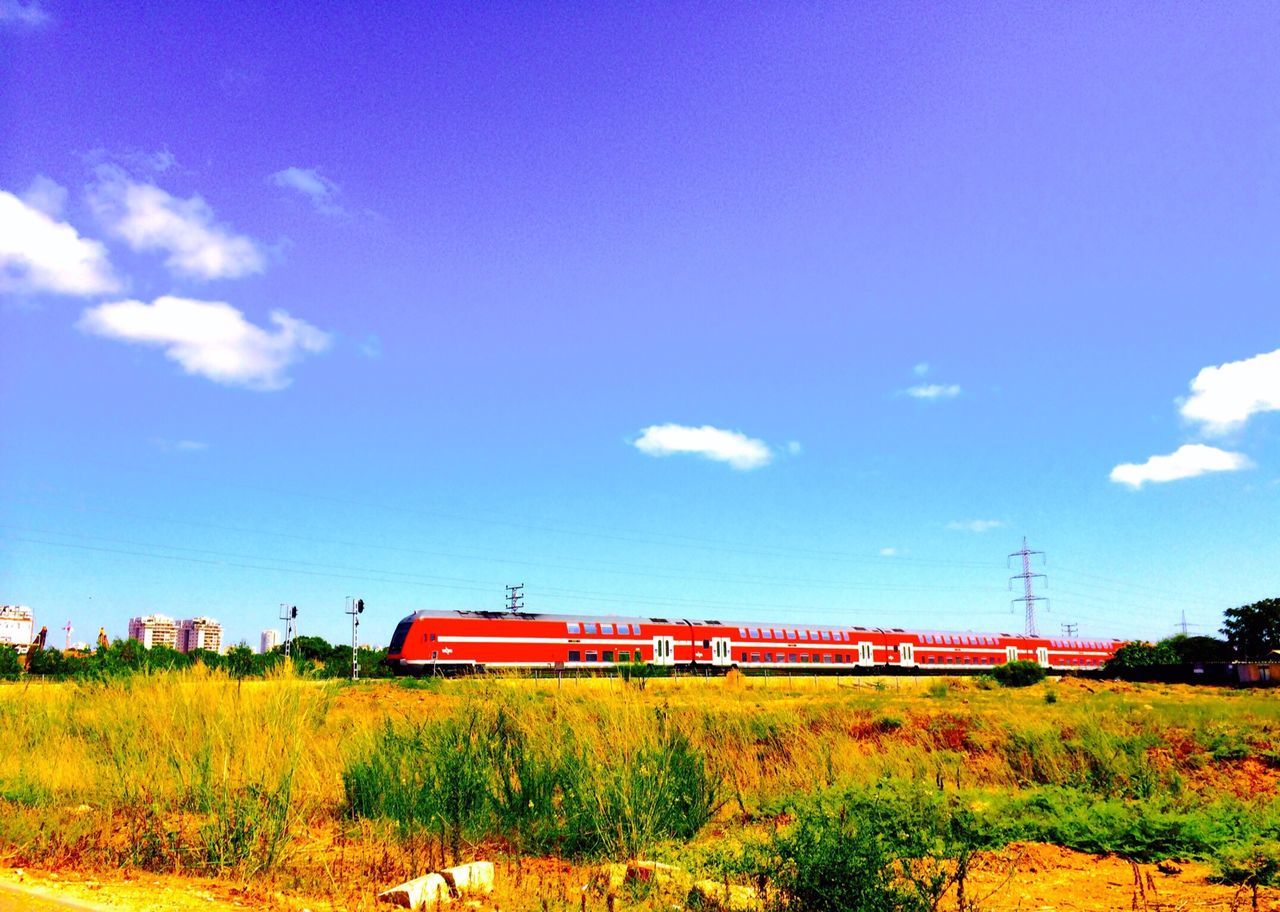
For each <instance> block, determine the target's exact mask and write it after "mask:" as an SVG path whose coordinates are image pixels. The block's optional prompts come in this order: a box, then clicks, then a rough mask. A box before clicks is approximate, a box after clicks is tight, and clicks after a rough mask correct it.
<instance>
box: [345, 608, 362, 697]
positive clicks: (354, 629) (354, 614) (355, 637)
mask: <svg viewBox="0 0 1280 912" xmlns="http://www.w3.org/2000/svg"><path fill="white" fill-rule="evenodd" d="M344 610H345V611H346V613H347V614H349V615H351V680H353V681H358V680H359V679H360V658H359V656H358V655H357V654H356V649H357V648H358V647H359V642H360V634H359V631H360V615H362V614H364V599H362V598H354V597H352V596H350V595H348V596H347V606H346V608H345V609H344Z"/></svg>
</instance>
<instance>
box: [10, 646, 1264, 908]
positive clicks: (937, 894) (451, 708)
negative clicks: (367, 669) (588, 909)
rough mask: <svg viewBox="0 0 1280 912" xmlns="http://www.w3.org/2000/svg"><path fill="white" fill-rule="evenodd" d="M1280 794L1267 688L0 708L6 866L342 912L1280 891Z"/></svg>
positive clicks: (322, 694)
mask: <svg viewBox="0 0 1280 912" xmlns="http://www.w3.org/2000/svg"><path fill="white" fill-rule="evenodd" d="M1278 771H1280V693H1277V692H1274V691H1271V692H1266V691H1235V690H1195V689H1192V688H1186V687H1163V686H1135V685H1125V684H1112V683H1098V682H1082V681H1063V682H1058V683H1053V682H1049V683H1046V684H1043V685H1037V686H1034V687H1028V688H1021V689H1001V688H989V687H983V686H980V685H979V683H978V682H975V681H973V680H963V681H944V680H939V679H927V680H926V679H883V680H876V679H870V678H844V679H836V678H816V679H804V678H797V679H762V678H754V679H742V678H738V677H730V678H728V679H719V680H716V679H713V680H709V681H703V680H697V679H681V680H670V679H656V680H648V681H646V682H644V686H643V687H639V686H636V684H630V685H628V684H623V683H622V682H619V681H615V680H603V679H595V680H582V681H566V682H564V683H562V684H557V682H555V681H537V682H535V681H529V680H518V679H512V680H503V679H486V680H462V681H446V682H439V681H429V682H403V683H401V682H379V683H374V684H361V685H357V686H345V685H340V684H335V683H332V682H320V681H314V680H310V679H303V678H298V677H293V676H291V675H289V674H288V673H282V674H280V675H278V676H276V677H274V678H270V679H268V680H265V681H244V682H238V681H236V680H233V679H229V678H227V677H225V676H222V675H220V674H213V673H208V672H203V671H201V670H199V669H196V670H194V671H190V672H184V673H179V674H167V675H160V676H145V675H136V676H132V677H122V678H119V679H115V680H109V681H103V682H94V683H74V684H73V683H65V684H39V683H30V684H22V683H20V684H15V685H9V686H4V687H2V688H0V854H2V856H3V858H4V859H5V863H6V864H8V865H10V866H15V865H27V866H40V867H44V868H51V869H64V870H79V871H103V870H117V869H121V868H124V869H127V870H134V871H148V872H160V873H166V874H179V875H200V876H215V877H218V878H221V879H224V880H227V881H231V882H234V883H236V884H237V885H239V886H241V887H244V888H247V889H248V890H250V891H251V893H252V894H253V895H259V896H271V895H275V894H276V893H278V892H279V893H284V894H291V893H296V894H298V895H300V896H308V897H312V899H313V900H316V899H319V900H323V901H325V902H327V903H329V904H331V905H332V906H333V907H335V908H353V909H355V908H371V907H372V894H373V891H374V890H375V888H377V887H380V886H387V885H389V884H392V883H395V882H397V881H398V880H401V879H405V878H407V877H409V876H413V875H417V874H420V873H423V872H424V871H426V870H429V869H430V868H431V867H432V866H436V865H441V864H443V863H449V862H453V861H455V860H468V859H471V858H473V857H477V856H486V857H492V858H499V859H501V860H502V864H503V865H504V867H503V868H502V870H503V872H504V874H503V877H504V880H505V881H506V884H505V885H504V892H503V894H502V908H506V909H519V908H531V909H533V908H536V909H558V908H573V909H578V908H580V907H581V906H582V905H583V904H584V903H586V902H588V900H590V901H591V902H595V901H596V899H595V898H594V897H595V894H592V893H590V892H588V893H583V892H582V890H581V889H580V888H581V885H582V881H583V880H584V878H585V877H586V874H585V873H584V872H586V871H587V870H588V868H589V866H590V865H592V864H595V863H597V862H600V861H608V860H614V861H618V860H625V859H628V858H636V857H644V858H649V859H656V860H659V861H665V862H669V863H671V864H674V865H677V866H678V867H679V868H680V869H681V870H684V871H688V872H690V876H691V877H707V878H711V879H713V880H716V881H719V882H723V883H734V884H743V885H755V886H757V887H763V888H764V892H765V896H766V899H767V900H768V901H770V902H777V903H783V904H786V905H788V906H789V907H790V908H796V909H803V908H814V909H900V910H908V909H926V908H956V907H957V906H958V905H961V904H964V905H965V906H967V907H969V908H978V907H979V906H980V907H982V908H998V907H1000V905H999V903H1000V901H1001V900H1000V897H999V894H998V892H994V891H993V892H992V893H991V895H989V896H984V897H983V902H982V903H976V901H975V896H976V894H975V893H974V892H973V888H972V887H970V889H969V892H968V893H967V894H965V893H964V890H965V880H966V877H967V876H968V874H969V873H970V871H977V870H980V869H981V868H982V867H983V864H984V863H985V862H983V861H982V859H984V858H987V859H989V858H990V857H994V856H992V853H999V852H1001V851H1004V847H1006V846H1009V845H1022V844H1027V843H1040V844H1043V843H1048V844H1054V845H1059V846H1063V847H1066V848H1069V849H1075V850H1078V851H1083V852H1088V853H1098V854H1103V853H1118V854H1121V855H1123V856H1126V857H1127V858H1131V859H1133V860H1134V861H1136V862H1140V863H1153V862H1156V861H1159V860H1163V859H1181V860H1183V861H1186V860H1199V861H1201V862H1204V863H1206V864H1208V865H1209V866H1210V869H1211V870H1212V871H1213V872H1214V874H1215V875H1216V876H1217V877H1219V878H1220V879H1221V880H1222V881H1223V882H1224V883H1225V884H1228V886H1224V887H1223V889H1224V890H1225V891H1227V893H1226V894H1224V895H1234V894H1233V893H1232V892H1231V891H1232V890H1233V889H1234V887H1232V886H1229V885H1231V884H1243V885H1244V886H1245V887H1246V888H1251V887H1252V886H1254V885H1257V886H1260V887H1265V886H1266V885H1267V884H1268V883H1272V882H1274V880H1275V878H1276V877H1277V872H1278V870H1280V798H1278V797H1277V781H1278V780H1280V774H1278ZM975 876H976V875H975ZM681 892H683V887H681ZM1262 895H1263V896H1264V897H1265V896H1266V893H1265V891H1264V893H1263V894H1262ZM873 896H875V897H879V898H878V899H875V900H874V901H873V900H872V899H871V898H870V897H873ZM681 898H682V897H681ZM616 901H617V902H620V903H622V905H628V904H630V905H634V906H637V907H640V908H655V909H656V908H659V907H661V908H668V909H669V908H670V905H671V896H669V895H666V894H664V893H663V892H662V891H661V890H657V891H655V890H647V891H646V890H633V891H631V892H629V893H627V894H626V895H625V896H620V897H619V898H618V899H617V900H616ZM613 902H614V901H613V900H610V904H611V905H612V904H613ZM877 903H878V904H877ZM314 907H315V905H314V902H313V905H312V908H314ZM601 907H602V908H603V906H601ZM1152 908H1154V907H1152Z"/></svg>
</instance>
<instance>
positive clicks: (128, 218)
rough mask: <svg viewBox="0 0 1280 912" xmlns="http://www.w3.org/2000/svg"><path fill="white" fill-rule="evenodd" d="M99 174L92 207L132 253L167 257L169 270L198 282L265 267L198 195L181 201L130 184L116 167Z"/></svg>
mask: <svg viewBox="0 0 1280 912" xmlns="http://www.w3.org/2000/svg"><path fill="white" fill-rule="evenodd" d="M95 170H96V175H97V181H96V183H94V184H93V185H92V186H91V187H90V188H89V202H90V204H91V205H92V206H93V208H94V211H95V212H96V213H97V215H98V217H99V218H100V219H102V221H103V223H104V224H105V225H106V226H107V229H108V230H109V231H110V232H111V233H112V234H114V235H116V236H118V237H120V238H123V239H124V240H125V241H126V242H127V243H128V244H129V246H130V247H132V248H133V249H134V250H162V251H165V252H167V253H168V254H169V257H168V259H167V260H165V264H166V265H167V266H168V267H169V269H170V271H172V272H175V273H178V274H180V275H184V276H190V277H193V278H197V279H230V278H237V277H239V276H245V275H250V274H252V273H255V272H261V271H262V270H263V269H264V268H265V267H266V260H265V258H264V257H263V255H262V252H261V251H260V250H259V249H258V245H257V243H256V242H254V241H253V240H252V239H251V238H248V237H245V236H244V235H240V234H236V233H235V232H233V231H232V230H231V229H230V228H228V227H227V226H225V225H221V224H219V223H218V222H217V221H216V218H215V216H214V213H213V209H211V208H210V207H209V204H208V203H206V202H205V201H204V200H203V199H201V198H200V197H199V196H193V197H191V198H190V199H185V200H184V199H178V198H177V197H174V196H171V195H170V194H168V193H167V192H165V191H164V190H162V189H160V188H159V187H157V186H156V185H155V184H150V183H138V182H135V181H133V180H131V179H130V178H129V176H128V175H127V174H126V173H125V172H124V170H123V169H121V168H120V167H118V166H116V165H110V164H106V165H99V166H98V167H97V169H95Z"/></svg>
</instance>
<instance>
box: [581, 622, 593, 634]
mask: <svg viewBox="0 0 1280 912" xmlns="http://www.w3.org/2000/svg"><path fill="white" fill-rule="evenodd" d="M582 629H583V632H585V633H595V632H596V625H595V624H583V625H582Z"/></svg>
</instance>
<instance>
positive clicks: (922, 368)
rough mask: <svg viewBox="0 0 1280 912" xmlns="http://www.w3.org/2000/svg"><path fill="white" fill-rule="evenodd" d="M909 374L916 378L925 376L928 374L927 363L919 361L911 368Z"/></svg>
mask: <svg viewBox="0 0 1280 912" xmlns="http://www.w3.org/2000/svg"><path fill="white" fill-rule="evenodd" d="M911 372H912V373H913V374H915V375H916V376H917V377H923V376H924V375H925V374H927V373H929V362H928V361H921V362H920V363H919V364H917V365H916V366H915V367H913V368H911Z"/></svg>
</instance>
